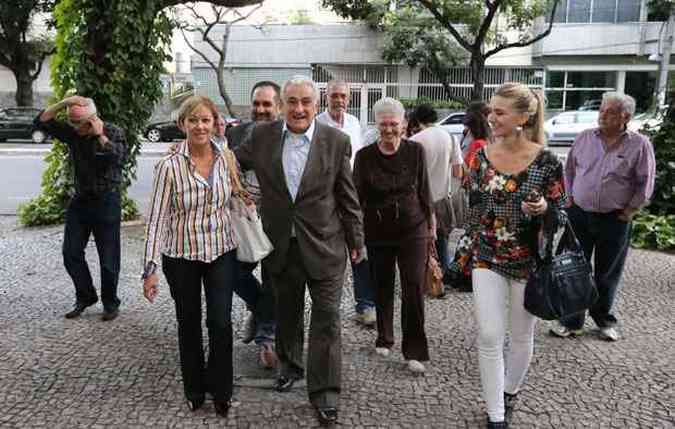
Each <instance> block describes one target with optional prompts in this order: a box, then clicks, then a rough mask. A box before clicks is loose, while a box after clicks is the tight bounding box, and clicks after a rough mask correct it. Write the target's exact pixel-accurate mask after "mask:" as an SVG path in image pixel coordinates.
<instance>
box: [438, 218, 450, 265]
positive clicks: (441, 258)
mask: <svg viewBox="0 0 675 429" xmlns="http://www.w3.org/2000/svg"><path fill="white" fill-rule="evenodd" d="M436 253H438V263H439V264H440V266H441V270H442V271H443V274H445V273H446V272H448V269H449V268H450V262H451V261H450V254H449V253H448V234H446V233H444V232H443V231H441V230H440V229H437V230H436Z"/></svg>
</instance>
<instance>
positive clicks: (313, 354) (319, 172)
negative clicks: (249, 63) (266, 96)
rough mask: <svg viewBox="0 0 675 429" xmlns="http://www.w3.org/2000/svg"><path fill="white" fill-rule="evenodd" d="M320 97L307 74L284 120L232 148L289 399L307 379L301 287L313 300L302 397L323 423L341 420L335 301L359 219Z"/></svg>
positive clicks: (356, 241) (345, 154) (288, 98)
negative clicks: (271, 299)
mask: <svg viewBox="0 0 675 429" xmlns="http://www.w3.org/2000/svg"><path fill="white" fill-rule="evenodd" d="M318 101H319V90H318V88H317V86H316V84H315V83H314V82H313V81H312V80H311V79H309V78H307V77H304V76H296V77H294V78H292V79H291V80H289V81H288V82H286V83H285V84H284V86H283V90H282V103H283V106H282V112H283V114H284V117H285V120H283V121H276V122H272V123H264V124H258V125H257V126H256V127H255V128H254V129H253V131H252V134H251V138H250V139H249V140H248V141H246V142H244V143H243V144H242V145H241V146H239V147H238V148H237V149H236V150H235V154H236V155H237V158H238V160H239V162H240V164H241V166H242V168H244V169H253V170H254V171H255V173H256V176H257V177H258V181H259V183H260V190H261V192H262V199H261V213H262V220H263V225H264V228H265V231H266V232H267V234H268V235H269V237H270V240H271V241H272V243H273V244H274V251H273V252H272V253H271V254H270V255H269V256H268V257H267V258H266V259H265V261H264V265H265V267H266V269H268V270H269V272H270V275H271V276H272V284H273V285H274V289H275V303H276V314H277V332H276V349H277V354H278V356H279V362H280V370H279V378H278V379H277V382H276V384H275V388H276V389H277V390H278V391H280V392H285V391H288V390H290V389H291V388H292V386H293V384H294V383H295V382H296V381H297V380H299V379H301V378H303V377H304V375H305V370H304V365H303V362H302V351H303V342H304V303H305V287H307V288H308V289H309V294H310V296H311V298H312V319H311V322H310V328H309V345H308V351H307V391H308V394H309V400H310V402H311V403H312V405H314V407H315V408H316V411H317V415H318V418H319V421H320V423H321V424H332V423H335V422H336V421H337V417H338V414H337V406H338V395H339V392H340V384H341V374H340V373H341V366H342V351H341V348H342V345H341V327H340V300H341V295H342V284H343V278H344V272H345V266H346V262H347V249H349V253H350V257H351V259H352V261H354V262H359V261H360V260H362V259H363V257H364V250H365V249H364V244H363V243H364V242H363V220H362V215H361V210H360V208H359V203H358V198H357V195H356V189H355V188H354V184H353V182H352V172H351V168H350V165H349V160H350V156H351V148H350V144H349V137H347V136H346V135H345V134H344V133H342V132H340V131H338V130H336V129H333V128H331V127H329V126H326V125H324V124H321V123H318V122H317V121H315V120H314V117H315V116H316V112H317V109H318Z"/></svg>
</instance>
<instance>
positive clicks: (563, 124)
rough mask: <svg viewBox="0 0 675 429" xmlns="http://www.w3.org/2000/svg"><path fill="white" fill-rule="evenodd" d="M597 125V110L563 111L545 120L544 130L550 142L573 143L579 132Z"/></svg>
mask: <svg viewBox="0 0 675 429" xmlns="http://www.w3.org/2000/svg"><path fill="white" fill-rule="evenodd" d="M597 126H598V112H597V111H593V110H588V111H584V110H576V111H570V112H563V113H561V114H559V115H556V116H554V117H552V118H551V119H549V120H548V121H546V122H544V131H545V133H546V140H547V141H548V142H549V143H559V144H560V143H562V144H572V143H573V142H574V139H575V138H576V137H577V134H579V133H580V132H582V131H584V130H586V129H588V128H594V127H597Z"/></svg>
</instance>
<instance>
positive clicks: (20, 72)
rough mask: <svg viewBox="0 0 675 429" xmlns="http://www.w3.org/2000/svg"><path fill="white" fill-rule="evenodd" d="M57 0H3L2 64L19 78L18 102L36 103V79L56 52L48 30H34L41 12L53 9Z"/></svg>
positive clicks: (0, 24)
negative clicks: (34, 83)
mask: <svg viewBox="0 0 675 429" xmlns="http://www.w3.org/2000/svg"><path fill="white" fill-rule="evenodd" d="M55 2H56V0H16V1H11V2H10V1H0V64H1V65H3V66H5V67H7V68H8V69H9V70H10V71H11V72H12V73H13V74H14V78H15V80H16V93H15V97H14V99H15V102H16V105H17V106H32V105H33V82H34V81H35V80H36V79H37V78H38V76H39V75H40V72H41V71H42V64H43V63H44V60H45V59H46V58H47V57H48V56H49V55H51V54H53V53H54V44H53V42H52V41H51V40H50V38H49V35H48V34H47V32H46V28H47V22H46V20H45V22H44V24H45V31H43V32H40V33H38V34H31V33H32V32H33V31H34V30H35V27H36V25H35V24H36V21H37V18H36V16H37V14H40V13H48V12H50V11H51V10H52V9H53V7H54V3H55Z"/></svg>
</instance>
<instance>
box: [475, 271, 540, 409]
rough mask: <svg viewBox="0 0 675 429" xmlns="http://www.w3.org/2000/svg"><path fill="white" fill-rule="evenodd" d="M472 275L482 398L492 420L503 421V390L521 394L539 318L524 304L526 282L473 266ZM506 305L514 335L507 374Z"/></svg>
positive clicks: (509, 352) (508, 355) (508, 353)
mask: <svg viewBox="0 0 675 429" xmlns="http://www.w3.org/2000/svg"><path fill="white" fill-rule="evenodd" d="M472 278H473V300H474V313H475V316H476V321H477V323H478V364H479V367H480V379H481V384H482V387H483V398H484V399H485V402H486V404H487V412H488V416H489V417H490V420H492V421H493V422H500V421H503V420H504V392H505V391H506V392H507V393H511V394H515V393H518V390H519V389H520V386H521V385H522V383H523V381H524V380H525V375H526V374H527V368H528V367H529V366H530V360H531V359H532V350H533V346H534V343H533V339H534V325H535V323H536V321H537V319H536V317H535V316H533V315H531V314H530V313H528V312H527V311H526V310H525V307H524V306H523V296H524V293H525V283H524V282H518V281H514V280H511V279H508V278H506V277H504V276H502V275H501V274H497V273H495V272H494V271H491V270H488V269H485V268H477V269H474V270H473V272H472ZM507 300H508V302H507ZM507 308H508V309H510V320H509V322H510V325H511V337H510V341H509V343H510V344H509V350H508V351H507V353H506V373H505V371H504V339H505V336H506V325H507V314H506V313H507Z"/></svg>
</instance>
